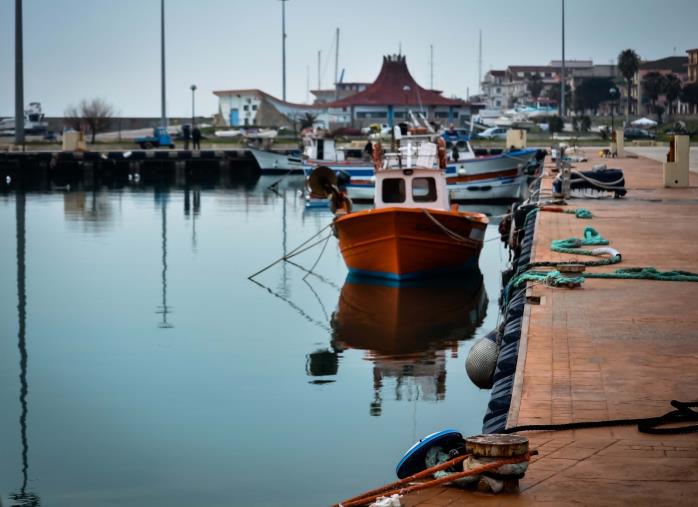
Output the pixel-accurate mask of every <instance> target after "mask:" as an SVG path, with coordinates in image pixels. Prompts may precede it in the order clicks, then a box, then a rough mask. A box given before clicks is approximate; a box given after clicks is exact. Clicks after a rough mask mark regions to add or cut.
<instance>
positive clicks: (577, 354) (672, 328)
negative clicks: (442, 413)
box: [403, 150, 698, 507]
mask: <svg viewBox="0 0 698 507" xmlns="http://www.w3.org/2000/svg"><path fill="white" fill-rule="evenodd" d="M587 153H588V154H589V155H591V156H590V161H589V162H588V163H583V164H577V165H576V167H575V169H578V170H587V169H590V168H591V166H592V165H594V164H598V163H607V164H608V166H609V167H617V168H620V169H623V171H624V173H625V179H626V186H627V188H628V194H627V196H626V197H625V198H623V199H585V200H582V199H570V200H569V201H568V204H569V206H568V207H570V208H577V207H585V208H588V209H589V210H591V211H592V213H593V214H594V218H593V219H591V220H580V219H577V218H575V216H574V215H570V214H562V213H550V212H539V213H538V214H537V218H536V220H537V223H536V230H535V236H534V244H533V254H532V259H531V260H532V261H549V260H552V261H555V260H570V259H572V258H574V257H573V256H571V255H567V254H557V253H554V252H552V251H551V250H550V242H551V240H552V239H561V238H567V237H580V236H581V235H582V232H583V229H584V227H585V226H592V227H594V228H595V229H596V230H597V231H598V232H599V233H600V234H601V235H602V236H603V237H605V238H606V239H608V240H609V241H610V246H611V247H613V248H615V249H617V250H619V251H620V252H621V253H622V256H623V261H622V262H621V263H620V264H617V265H613V266H603V267H592V268H588V270H589V271H595V272H605V271H613V270H615V269H617V268H621V267H638V266H652V267H655V268H657V269H658V270H661V271H668V270H675V269H676V270H685V271H692V272H698V250H697V245H698V175H697V174H695V173H691V174H690V177H689V187H688V188H664V187H663V186H662V168H661V164H660V163H659V162H657V161H654V160H650V159H647V158H643V157H640V158H625V159H613V160H599V159H598V158H597V157H596V156H595V155H594V154H593V153H592V150H587ZM547 170H549V168H548V169H547ZM551 181H552V178H551V177H547V178H546V179H545V181H544V182H543V188H544V189H548V190H549V189H550V186H551ZM582 260H586V258H582ZM528 294H529V295H530V296H532V297H530V298H529V300H530V301H537V300H538V298H540V303H539V304H527V305H526V307H525V310H524V322H523V329H522V335H521V342H520V346H519V357H518V362H517V370H516V375H515V380H514V390H513V395H512V404H511V407H510V410H509V415H508V422H507V427H513V426H519V425H526V424H556V423H568V422H581V421H597V420H608V419H621V418H644V417H656V416H660V415H663V414H664V413H666V412H669V411H670V410H672V407H671V406H670V404H669V402H670V401H671V400H673V399H675V400H681V401H695V400H697V399H698V311H697V310H696V305H697V304H698V283H691V282H668V281H649V280H627V279H624V280H620V279H586V281H585V282H584V284H583V286H582V288H579V289H566V288H551V287H546V286H544V285H535V286H532V287H529V288H528ZM689 424H690V423H689ZM693 424H695V423H693ZM453 426H454V427H456V428H457V427H458V421H457V420H454V421H453ZM525 435H526V436H528V437H529V438H530V441H531V448H533V449H536V448H537V449H538V450H539V451H540V455H539V456H538V457H536V458H534V460H533V461H532V463H531V465H530V467H529V470H528V472H527V473H526V476H525V477H524V478H523V479H522V481H521V492H520V493H519V494H518V495H498V496H488V495H483V494H476V493H471V492H468V491H463V490H459V489H455V488H448V487H445V488H436V489H432V490H425V491H422V492H419V493H416V494H412V495H408V496H406V497H404V499H403V505H406V506H420V507H430V506H437V505H438V506H444V505H452V506H460V505H463V506H466V505H467V506H473V505H485V504H486V505H503V506H514V505H541V504H544V505H568V504H575V505H619V506H620V505H632V504H636V505H653V506H658V505H671V506H676V505H696V502H698V500H697V499H698V433H691V434H684V435H649V434H644V433H640V432H638V430H637V427H636V426H622V427H606V428H594V429H582V430H573V431H557V432H526V433H525Z"/></svg>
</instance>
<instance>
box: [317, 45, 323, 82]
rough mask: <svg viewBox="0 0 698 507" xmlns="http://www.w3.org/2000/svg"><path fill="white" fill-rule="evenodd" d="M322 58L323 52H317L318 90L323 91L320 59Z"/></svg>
mask: <svg viewBox="0 0 698 507" xmlns="http://www.w3.org/2000/svg"><path fill="white" fill-rule="evenodd" d="M321 56H322V51H319V50H318V52H317V89H318V90H322V78H321V74H320V57H321Z"/></svg>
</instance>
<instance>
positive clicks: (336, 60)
mask: <svg viewBox="0 0 698 507" xmlns="http://www.w3.org/2000/svg"><path fill="white" fill-rule="evenodd" d="M334 46H335V47H334V100H339V87H338V86H337V80H338V79H339V27H337V33H336V40H335V45H334Z"/></svg>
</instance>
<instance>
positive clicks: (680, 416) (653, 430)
mask: <svg viewBox="0 0 698 507" xmlns="http://www.w3.org/2000/svg"><path fill="white" fill-rule="evenodd" d="M671 405H672V406H673V407H674V408H676V410H672V411H671V412H667V413H666V414H664V415H662V416H659V417H644V418H638V419H609V420H607V421H583V422H573V423H561V424H524V425H521V426H514V427H513V428H505V429H504V430H503V431H502V433H518V432H520V431H564V430H577V429H582V428H604V427H607V426H631V425H633V424H637V430H638V431H639V432H641V433H649V434H652V435H679V434H685V433H696V432H698V424H693V425H690V426H679V427H672V428H658V426H663V425H665V424H673V423H682V422H692V421H698V412H696V411H695V410H691V407H698V401H691V402H684V401H677V400H671Z"/></svg>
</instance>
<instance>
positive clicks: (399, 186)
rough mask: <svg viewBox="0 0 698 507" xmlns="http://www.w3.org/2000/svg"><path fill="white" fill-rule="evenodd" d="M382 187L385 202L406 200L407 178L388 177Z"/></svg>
mask: <svg viewBox="0 0 698 507" xmlns="http://www.w3.org/2000/svg"><path fill="white" fill-rule="evenodd" d="M382 187H383V189H382V191H381V196H382V198H383V202H388V203H394V202H395V203H397V202H405V180H403V179H402V178H386V179H384V180H383V185H382Z"/></svg>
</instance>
